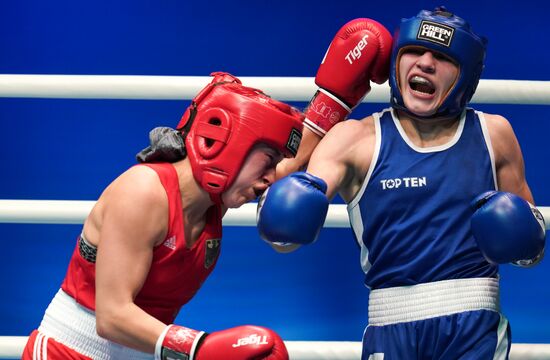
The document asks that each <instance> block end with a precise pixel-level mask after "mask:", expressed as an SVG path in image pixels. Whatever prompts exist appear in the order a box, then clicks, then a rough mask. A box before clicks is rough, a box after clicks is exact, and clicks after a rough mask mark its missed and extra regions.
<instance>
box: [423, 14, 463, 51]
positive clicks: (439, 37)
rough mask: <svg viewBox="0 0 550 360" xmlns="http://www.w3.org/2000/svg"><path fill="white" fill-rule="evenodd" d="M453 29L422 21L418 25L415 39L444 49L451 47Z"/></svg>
mask: <svg viewBox="0 0 550 360" xmlns="http://www.w3.org/2000/svg"><path fill="white" fill-rule="evenodd" d="M454 33H455V29H453V28H452V27H450V26H447V25H443V24H440V23H436V22H433V21H427V20H423V21H422V22H421V23H420V28H419V29H418V34H416V38H417V39H418V40H426V41H429V42H433V43H436V44H439V45H443V46H446V47H449V46H451V41H452V40H453V35H454Z"/></svg>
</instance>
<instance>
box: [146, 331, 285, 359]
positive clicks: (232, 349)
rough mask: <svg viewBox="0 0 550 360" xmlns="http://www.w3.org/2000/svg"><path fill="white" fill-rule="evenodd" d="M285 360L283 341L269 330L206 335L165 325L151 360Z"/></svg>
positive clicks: (218, 332) (201, 332)
mask: <svg viewBox="0 0 550 360" xmlns="http://www.w3.org/2000/svg"><path fill="white" fill-rule="evenodd" d="M180 359H181V360H218V359H224V360H258V359H268V360H288V352H287V350H286V347H285V344H284V342H283V340H282V339H281V338H280V337H279V335H277V333H275V332H274V331H273V330H270V329H267V328H264V327H261V326H252V325H243V326H237V327H234V328H231V329H227V330H222V331H216V332H213V333H211V334H206V333H205V332H203V331H197V330H193V329H189V328H186V327H183V326H177V325H169V326H167V327H166V329H165V330H164V332H163V333H162V334H161V336H160V337H159V339H158V340H157V345H156V347H155V360H180Z"/></svg>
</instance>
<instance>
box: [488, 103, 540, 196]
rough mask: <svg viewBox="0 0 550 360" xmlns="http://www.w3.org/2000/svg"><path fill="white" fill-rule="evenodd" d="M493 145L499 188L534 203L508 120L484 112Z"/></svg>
mask: <svg viewBox="0 0 550 360" xmlns="http://www.w3.org/2000/svg"><path fill="white" fill-rule="evenodd" d="M485 120H486V122H487V129H488V130H489V136H490V138H491V143H492V145H493V151H494V156H495V166H496V174H497V183H498V186H499V190H501V191H507V192H511V193H514V194H516V195H519V196H521V197H522V198H523V199H525V200H527V201H529V202H530V203H532V204H534V200H533V195H532V194H531V190H530V189H529V185H528V184H527V180H526V179H525V165H524V162H523V155H522V152H521V148H520V145H519V143H518V140H517V138H516V135H515V134H514V130H513V129H512V126H511V125H510V123H509V122H508V120H507V119H506V118H504V117H502V116H500V115H491V114H485Z"/></svg>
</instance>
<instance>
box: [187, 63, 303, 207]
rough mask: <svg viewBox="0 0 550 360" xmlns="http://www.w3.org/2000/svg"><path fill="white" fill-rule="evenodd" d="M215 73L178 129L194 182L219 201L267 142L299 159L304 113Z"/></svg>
mask: <svg viewBox="0 0 550 360" xmlns="http://www.w3.org/2000/svg"><path fill="white" fill-rule="evenodd" d="M211 75H212V76H214V79H213V80H212V82H211V83H210V84H208V85H207V86H206V87H205V88H204V89H203V90H201V92H200V93H199V94H198V95H197V96H196V97H195V98H194V99H193V101H192V102H191V105H190V106H189V107H188V108H187V110H186V111H185V113H184V114H183V117H182V118H181V120H180V123H179V125H178V127H177V129H178V130H180V131H182V133H183V136H184V137H185V147H186V150H187V156H188V158H189V161H190V163H191V167H192V169H193V176H194V177H195V180H196V181H197V182H198V183H199V184H200V186H201V187H202V188H203V189H204V190H206V191H207V192H208V193H209V194H210V197H211V199H212V200H213V201H214V202H216V203H221V202H222V201H221V194H222V193H223V192H224V191H225V190H227V188H228V187H229V186H231V184H232V183H233V181H235V178H236V177H237V175H238V174H239V171H240V170H241V168H242V166H243V163H244V161H245V159H246V157H247V155H248V154H249V153H250V151H251V150H252V148H253V147H254V146H255V145H256V144H259V143H264V144H267V145H268V146H271V147H273V148H274V149H276V150H278V151H279V152H281V153H282V154H283V155H284V156H285V157H294V156H295V155H296V153H297V151H298V146H299V145H300V140H301V138H302V121H303V115H302V113H301V112H300V111H298V110H297V109H295V108H293V107H291V106H289V105H287V104H285V103H282V102H279V101H276V100H273V99H271V98H270V97H269V96H267V95H265V94H264V93H263V92H262V91H260V90H258V89H253V88H250V87H246V86H243V85H242V84H241V81H240V80H239V79H238V78H236V77H234V76H232V75H230V74H227V73H221V72H216V73H212V74H211Z"/></svg>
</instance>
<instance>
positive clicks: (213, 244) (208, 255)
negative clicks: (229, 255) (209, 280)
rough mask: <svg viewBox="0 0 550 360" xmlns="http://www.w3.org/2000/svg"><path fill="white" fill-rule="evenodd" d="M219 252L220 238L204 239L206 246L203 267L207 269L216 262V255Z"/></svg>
mask: <svg viewBox="0 0 550 360" xmlns="http://www.w3.org/2000/svg"><path fill="white" fill-rule="evenodd" d="M219 254H220V239H208V240H206V246H205V249H204V268H205V269H208V268H209V267H210V266H212V264H213V263H215V262H216V259H217V258H218V255H219Z"/></svg>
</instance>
